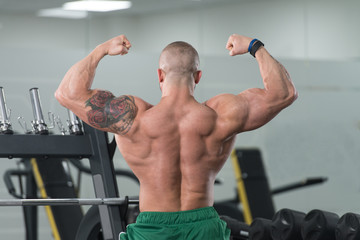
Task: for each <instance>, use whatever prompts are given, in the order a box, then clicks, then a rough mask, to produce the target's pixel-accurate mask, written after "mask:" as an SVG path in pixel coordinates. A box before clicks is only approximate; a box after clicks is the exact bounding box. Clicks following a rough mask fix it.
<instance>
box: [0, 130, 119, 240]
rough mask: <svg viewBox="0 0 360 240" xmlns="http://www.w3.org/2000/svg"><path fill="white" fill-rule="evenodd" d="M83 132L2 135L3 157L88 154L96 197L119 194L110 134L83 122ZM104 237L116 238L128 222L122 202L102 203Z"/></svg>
mask: <svg viewBox="0 0 360 240" xmlns="http://www.w3.org/2000/svg"><path fill="white" fill-rule="evenodd" d="M83 127H84V135H35V134H6V135H0V158H9V159H12V158H43V159H48V160H49V161H51V159H54V158H77V159H79V160H80V159H82V158H88V159H89V160H90V168H91V172H92V178H93V184H94V189H95V195H96V197H97V198H118V197H120V196H119V192H118V187H117V183H116V179H115V174H114V165H113V162H112V155H113V151H114V149H111V148H110V145H109V142H108V135H107V133H105V132H102V131H99V130H96V129H94V128H92V127H90V126H88V125H87V124H85V123H83ZM99 212H100V219H101V224H102V231H103V236H104V239H105V240H110V239H117V238H118V236H119V233H120V232H122V231H124V229H125V226H124V222H123V220H122V218H121V206H117V205H101V206H99Z"/></svg>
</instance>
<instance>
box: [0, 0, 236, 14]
mask: <svg viewBox="0 0 360 240" xmlns="http://www.w3.org/2000/svg"><path fill="white" fill-rule="evenodd" d="M68 1H75V0H68ZM68 1H66V0H0V12H1V13H7V14H36V12H37V11H38V10H40V9H49V8H60V7H61V6H62V5H63V4H64V3H65V2H68ZM131 2H132V7H131V8H130V9H127V10H121V11H122V12H123V13H124V14H132V15H136V14H147V13H154V12H159V11H162V10H173V11H175V10H178V9H186V8H202V7H209V6H214V5H220V4H226V3H231V2H236V0H131ZM237 2H238V1H237Z"/></svg>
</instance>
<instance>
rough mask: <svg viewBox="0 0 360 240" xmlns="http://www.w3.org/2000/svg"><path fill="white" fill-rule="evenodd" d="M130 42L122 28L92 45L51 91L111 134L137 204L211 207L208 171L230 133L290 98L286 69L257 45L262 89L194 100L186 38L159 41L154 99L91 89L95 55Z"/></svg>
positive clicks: (260, 120)
mask: <svg viewBox="0 0 360 240" xmlns="http://www.w3.org/2000/svg"><path fill="white" fill-rule="evenodd" d="M251 40H252V39H251V38H248V37H245V36H241V35H236V34H234V35H231V36H230V37H229V40H228V42H227V45H226V48H227V49H228V50H229V51H230V52H229V54H230V55H231V56H235V55H240V54H245V53H247V51H248V49H247V48H248V46H249V43H250V41H251ZM175 45H176V44H175ZM169 46H170V45H169ZM130 47H131V44H130V42H129V41H128V40H127V38H126V37H125V36H124V35H121V36H118V37H115V38H113V39H110V40H109V41H107V42H105V43H103V44H101V45H99V46H98V47H96V48H95V49H94V50H93V51H92V52H91V53H90V54H89V55H88V56H87V57H85V58H84V59H83V60H81V61H80V62H78V63H76V64H75V65H74V66H72V67H71V68H70V70H69V71H68V72H67V73H66V75H65V77H64V79H63V80H62V82H61V84H60V86H59V88H58V90H57V91H56V93H55V96H56V98H57V99H58V101H59V102H60V103H61V104H62V105H63V106H65V107H66V108H68V109H70V110H71V111H73V112H74V113H75V114H76V115H77V116H78V117H79V118H81V119H82V120H83V121H85V122H86V123H88V124H90V125H91V126H93V127H95V128H97V129H100V130H103V131H108V132H113V133H115V137H116V142H117V144H118V147H119V150H120V152H121V153H122V155H123V157H124V158H125V160H126V161H127V163H128V164H129V166H130V168H131V169H132V170H133V172H134V174H135V175H136V176H137V177H138V179H139V181H140V210H141V211H161V212H173V211H184V210H191V209H196V208H201V207H207V206H212V205H213V201H214V200H213V190H214V181H215V177H216V175H217V173H218V172H219V171H220V170H221V168H222V166H223V165H224V163H225V161H226V159H227V158H228V156H229V154H230V152H231V150H232V147H233V144H234V141H235V137H236V135H237V134H238V133H241V132H244V131H249V130H253V129H256V128H259V127H261V126H263V125H264V124H266V123H267V122H269V121H270V120H271V119H272V118H273V117H275V116H276V115H277V114H278V113H279V112H280V111H281V110H282V109H284V108H285V107H287V106H289V105H290V104H291V103H292V102H293V101H294V100H295V99H296V98H297V92H296V90H295V87H294V85H293V84H292V81H291V79H290V76H289V74H288V73H287V71H286V69H285V68H284V67H283V66H282V65H281V64H280V63H279V62H277V61H276V60H275V59H274V58H272V57H271V56H270V54H269V53H268V52H267V51H266V49H265V48H264V47H261V48H260V49H259V50H258V51H257V52H256V60H257V61H258V63H259V68H260V73H261V76H262V78H263V83H264V89H249V90H246V91H244V92H241V93H239V94H238V95H233V94H222V95H218V96H215V97H213V98H211V99H209V100H208V101H206V102H205V103H199V102H197V101H196V99H195V98H194V96H193V93H194V88H195V85H196V84H198V83H199V81H200V78H201V71H200V70H198V66H199V61H198V56H197V53H196V54H194V51H192V50H191V48H192V47H190V48H188V47H186V44H185V49H186V51H182V49H183V47H184V46H183V45H181V44H180V45H179V46H177V47H174V46H170V47H167V48H165V49H164V51H163V52H162V54H161V56H160V61H159V69H158V77H159V84H160V88H161V90H162V98H161V100H160V102H159V103H158V104H157V105H155V106H153V105H151V104H149V103H147V102H145V101H143V100H142V99H140V98H138V97H135V96H129V95H123V96H120V97H115V96H114V95H112V94H111V93H110V92H108V91H103V90H98V89H91V84H92V82H93V79H94V76H95V70H96V68H97V65H98V63H99V61H100V60H101V59H102V58H103V57H104V56H106V55H124V54H127V53H128V50H129V49H130ZM179 49H180V50H179ZM189 49H190V50H189ZM179 51H180V52H179ZM225 81H226V80H224V82H225Z"/></svg>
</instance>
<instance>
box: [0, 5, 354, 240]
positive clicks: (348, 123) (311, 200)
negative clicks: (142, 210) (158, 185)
mask: <svg viewBox="0 0 360 240" xmlns="http://www.w3.org/2000/svg"><path fill="white" fill-rule="evenodd" d="M359 7H360V2H358V1H355V0H346V1H342V2H336V1H333V0H331V1H326V0H317V1H285V0H277V1H276V0H273V1H252V2H244V3H238V4H231V5H224V6H217V7H213V8H207V9H202V10H196V9H192V10H182V11H179V12H170V13H157V14H151V15H144V16H133V17H128V16H127V17H123V16H121V15H120V14H121V13H119V15H114V14H113V15H111V16H109V17H92V18H90V19H87V20H78V21H74V20H60V19H44V18H35V17H33V16H29V15H24V16H19V15H16V16H14V15H5V14H4V15H0V23H1V24H0V26H1V28H0V86H2V87H4V89H5V92H6V97H7V103H8V106H9V107H10V108H12V110H13V118H12V119H13V121H14V128H15V129H16V130H17V131H19V132H20V131H21V129H20V127H19V126H18V124H17V123H16V121H15V119H16V117H17V116H19V115H22V116H24V117H25V118H26V119H28V120H30V119H31V118H32V115H31V114H32V112H31V106H30V103H29V102H30V100H29V95H28V90H29V89H30V88H31V87H39V89H40V94H41V99H42V103H43V108H44V111H48V110H51V111H54V112H56V113H58V114H60V115H61V116H63V117H64V116H65V110H64V109H63V108H61V107H60V106H59V104H58V103H57V102H56V101H55V99H54V97H53V92H54V91H55V89H56V87H57V85H58V84H59V82H60V81H61V79H62V77H63V75H64V74H65V72H66V70H67V69H68V68H69V67H70V66H71V65H72V64H73V63H75V62H76V61H78V60H79V59H81V58H82V57H83V56H85V55H86V54H87V53H88V52H89V51H90V49H92V48H93V47H95V46H96V45H97V44H99V43H100V42H102V41H105V40H107V39H108V38H110V37H112V36H115V35H117V34H120V33H124V34H126V35H127V36H128V37H129V39H130V40H131V41H132V44H133V48H132V49H131V53H130V54H129V55H127V56H124V57H107V58H105V59H104V60H103V62H102V63H101V64H100V66H99V69H98V72H97V78H96V80H95V83H94V87H100V88H105V89H111V90H112V91H113V92H114V93H115V94H123V93H126V94H134V95H138V96H140V97H142V98H144V99H145V100H147V101H149V102H151V103H153V104H155V103H157V102H158V100H159V98H160V91H159V89H158V86H157V83H156V80H157V79H156V67H157V60H158V54H159V52H160V51H161V49H162V48H163V47H164V46H165V45H166V44H168V43H169V42H172V41H175V40H185V41H188V42H190V43H191V44H193V45H194V46H195V47H196V48H197V49H198V50H199V53H200V57H201V61H202V62H201V68H202V69H203V71H204V74H203V79H202V81H201V83H200V85H199V86H198V87H197V89H196V96H197V97H198V98H199V101H203V100H205V99H208V98H210V97H211V96H214V95H216V94H219V93H222V92H231V93H237V92H239V91H242V90H244V89H247V88H249V87H261V78H260V74H259V73H258V69H257V64H256V61H255V59H253V58H252V57H251V56H249V55H246V56H238V57H234V58H232V57H229V56H228V55H227V52H226V50H225V43H226V40H227V38H228V36H229V35H230V34H231V33H234V32H235V33H240V34H245V35H248V36H253V37H257V38H259V39H261V40H262V41H263V42H264V43H265V46H266V48H267V49H268V50H269V51H270V52H271V53H272V55H273V56H274V57H276V58H278V59H279V60H280V62H282V63H283V64H284V65H285V67H286V68H287V69H288V71H289V72H290V75H291V76H292V78H293V81H294V82H295V84H296V86H297V88H298V90H299V94H300V96H299V99H298V100H297V101H296V102H295V103H294V105H292V106H291V107H289V108H288V109H286V110H284V111H283V112H282V113H281V114H280V115H279V116H278V117H277V118H276V119H274V120H273V121H272V122H270V123H269V124H268V125H266V126H264V127H263V128H261V129H259V130H256V131H253V132H248V133H244V134H241V135H240V136H239V137H238V139H237V142H236V146H237V147H253V146H254V147H259V148H260V149H261V150H262V153H263V157H264V161H265V163H266V166H267V173H268V176H269V181H270V184H271V186H272V187H276V186H280V185H284V184H286V183H290V182H294V181H297V180H300V179H302V178H304V177H308V176H326V177H328V178H329V180H328V182H327V183H325V184H323V185H319V186H315V187H311V188H308V189H303V190H298V191H294V192H289V193H286V194H282V195H279V196H276V197H274V200H275V204H276V207H277V209H280V208H284V207H289V208H292V209H297V210H300V211H304V212H308V211H310V210H311V209H314V208H320V209H324V210H328V211H333V212H336V213H338V214H340V215H341V214H343V213H345V212H348V211H351V212H358V213H360V206H359V204H358V203H359V202H360V201H359V200H360V174H359V172H360V163H359V159H358V156H359V155H360V148H359V142H360V139H359V138H360V132H359V127H360V113H359V111H358V110H357V108H358V107H357V103H358V100H359V92H360V83H359V74H360V62H359V59H360V47H359V45H358V44H356V43H357V42H359V40H360V31H359V30H358V27H357V23H358V22H359V21H360V15H359V14H357V12H356V9H359ZM0 147H1V146H0ZM116 164H117V166H120V167H124V168H126V167H127V166H126V164H125V163H124V161H123V160H122V158H121V155H120V154H119V153H117V154H116ZM10 167H16V164H15V160H7V159H3V160H2V163H1V171H3V170H5V169H7V168H10ZM0 174H2V173H1V172H0ZM219 177H220V178H223V179H224V180H225V184H224V185H223V186H221V187H216V189H215V191H216V192H215V194H216V199H217V200H221V199H227V198H232V197H233V196H234V187H235V182H234V181H235V180H234V176H233V172H232V168H231V164H230V163H227V164H226V165H225V167H224V169H223V171H221V173H220V174H219ZM83 182H86V181H83ZM83 185H84V186H83V191H82V194H83V196H85V197H88V196H92V185H91V184H83ZM119 185H120V186H119V187H120V191H121V193H123V195H136V193H137V191H138V189H137V188H136V187H135V186H134V185H131V184H128V183H127V182H126V183H124V182H119ZM125 186H131V187H125ZM0 198H10V197H9V195H8V194H7V192H6V189H5V187H4V185H3V183H2V182H0ZM0 211H1V212H2V214H0V223H1V224H0V225H1V227H0V233H1V234H2V236H3V237H4V239H17V238H22V237H23V228H22V220H21V210H20V209H18V208H1V209H0ZM4 213H6V215H5V214H4ZM10 213H14V214H13V215H10V217H6V218H4V216H9V214H10ZM41 218H42V220H41V221H42V222H41V223H40V225H41V227H40V228H41V231H42V233H41V236H40V239H49V236H50V235H49V234H50V233H49V231H48V226H47V223H46V219H45V216H43V215H42V217H41ZM14 226H16V227H14Z"/></svg>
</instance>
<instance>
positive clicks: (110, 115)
mask: <svg viewBox="0 0 360 240" xmlns="http://www.w3.org/2000/svg"><path fill="white" fill-rule="evenodd" d="M85 106H86V107H90V108H89V109H88V110H87V112H86V117H87V122H88V123H89V124H90V125H91V126H93V127H95V128H98V129H101V130H105V131H110V132H114V133H117V134H120V135H124V134H126V133H127V132H129V131H130V129H131V127H132V125H133V122H134V120H135V117H136V115H137V111H138V108H137V106H136V104H135V99H134V97H133V96H130V95H122V96H120V97H115V96H114V95H113V94H112V93H111V92H108V91H102V90H99V91H97V92H96V93H95V94H94V95H92V96H91V97H90V98H89V99H88V100H87V101H86V102H85Z"/></svg>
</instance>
